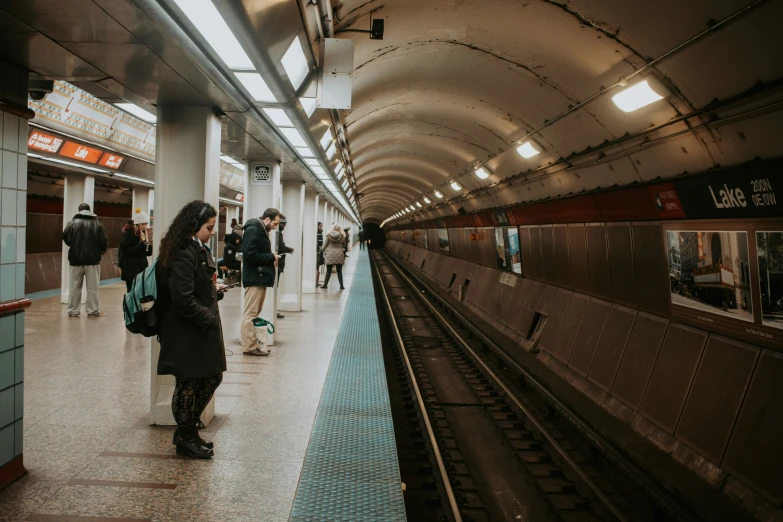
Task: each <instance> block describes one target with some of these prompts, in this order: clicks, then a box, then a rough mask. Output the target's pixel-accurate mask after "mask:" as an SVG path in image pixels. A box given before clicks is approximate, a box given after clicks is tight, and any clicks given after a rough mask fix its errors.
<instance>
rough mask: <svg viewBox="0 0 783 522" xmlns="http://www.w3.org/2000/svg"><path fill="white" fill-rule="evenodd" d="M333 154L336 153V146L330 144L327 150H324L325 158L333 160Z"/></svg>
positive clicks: (333, 143)
mask: <svg viewBox="0 0 783 522" xmlns="http://www.w3.org/2000/svg"><path fill="white" fill-rule="evenodd" d="M335 152H337V144H335V142H332V144H331V145H329V148H328V149H326V157H327V158H329V159H332V158H334V153H335Z"/></svg>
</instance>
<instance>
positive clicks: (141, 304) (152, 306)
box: [122, 259, 162, 337]
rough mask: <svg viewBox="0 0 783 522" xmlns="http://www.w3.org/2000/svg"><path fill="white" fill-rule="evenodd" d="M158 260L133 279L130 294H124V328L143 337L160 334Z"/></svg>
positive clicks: (160, 314)
mask: <svg viewBox="0 0 783 522" xmlns="http://www.w3.org/2000/svg"><path fill="white" fill-rule="evenodd" d="M157 264H158V260H157V259H156V260H155V261H153V262H152V264H151V265H150V266H148V267H147V268H145V269H144V271H143V272H141V273H140V274H138V275H137V276H136V277H135V278H133V284H132V285H131V289H130V292H128V293H127V294H125V297H124V298H123V301H122V310H123V312H124V313H125V328H127V329H128V331H129V332H132V333H135V334H141V335H143V336H144V337H155V336H156V335H159V334H160V325H161V322H162V321H161V319H162V313H161V310H160V307H161V305H160V304H156V303H158V277H157V272H156V270H155V269H156V267H157Z"/></svg>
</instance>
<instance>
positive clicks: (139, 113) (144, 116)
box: [114, 103, 158, 123]
mask: <svg viewBox="0 0 783 522" xmlns="http://www.w3.org/2000/svg"><path fill="white" fill-rule="evenodd" d="M114 105H116V106H117V107H119V108H120V109H122V110H124V111H125V112H127V113H129V114H132V115H134V116H136V117H137V118H138V119H140V120H144V121H146V122H147V123H155V122H157V121H158V117H157V116H155V115H154V114H152V113H151V112H149V111H145V110H144V109H142V108H141V107H139V106H138V105H136V104H133V103H115V104H114Z"/></svg>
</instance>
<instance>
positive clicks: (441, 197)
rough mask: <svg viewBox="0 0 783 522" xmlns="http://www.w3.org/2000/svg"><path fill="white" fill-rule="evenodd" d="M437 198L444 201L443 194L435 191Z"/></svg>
mask: <svg viewBox="0 0 783 522" xmlns="http://www.w3.org/2000/svg"><path fill="white" fill-rule="evenodd" d="M435 197H436V198H438V199H443V192H441V191H439V190H436V191H435Z"/></svg>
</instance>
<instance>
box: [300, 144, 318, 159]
mask: <svg viewBox="0 0 783 522" xmlns="http://www.w3.org/2000/svg"><path fill="white" fill-rule="evenodd" d="M296 152H298V153H299V155H300V156H301V157H303V158H314V157H315V154H313V151H311V150H310V148H309V147H296Z"/></svg>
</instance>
